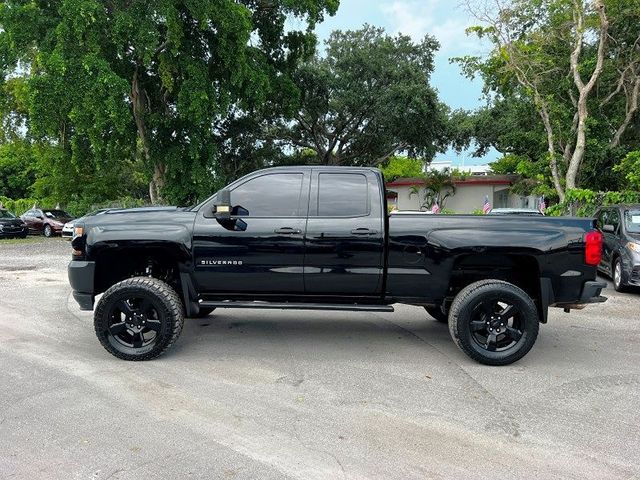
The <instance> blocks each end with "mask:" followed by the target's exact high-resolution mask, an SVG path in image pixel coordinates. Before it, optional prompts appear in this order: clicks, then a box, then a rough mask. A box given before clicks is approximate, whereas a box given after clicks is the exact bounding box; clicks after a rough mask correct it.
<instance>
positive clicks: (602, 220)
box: [598, 210, 609, 229]
mask: <svg viewBox="0 0 640 480" xmlns="http://www.w3.org/2000/svg"><path fill="white" fill-rule="evenodd" d="M608 221H609V212H608V211H607V210H602V211H601V212H600V213H599V214H598V223H599V226H600V229H603V228H604V226H605V225H607V222H608Z"/></svg>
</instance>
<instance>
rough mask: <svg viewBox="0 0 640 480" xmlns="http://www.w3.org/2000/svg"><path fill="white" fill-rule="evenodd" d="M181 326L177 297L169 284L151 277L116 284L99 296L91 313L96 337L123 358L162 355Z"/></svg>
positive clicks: (132, 358) (181, 310) (136, 278)
mask: <svg viewBox="0 0 640 480" xmlns="http://www.w3.org/2000/svg"><path fill="white" fill-rule="evenodd" d="M129 321H130V323H128V322H129ZM183 325H184V311H183V307H182V302H181V301H180V297H179V296H178V294H177V293H176V291H175V290H173V288H171V287H170V286H169V285H167V284H166V283H164V282H163V281H161V280H158V279H156V278H151V277H133V278H129V279H127V280H123V281H122V282H120V283H116V284H115V285H114V286H112V287H111V288H109V289H108V290H107V291H106V292H105V294H104V295H103V296H102V298H101V299H100V302H98V306H97V308H96V311H95V314H94V327H95V330H96V335H97V336H98V340H100V343H101V344H102V346H103V347H104V348H105V349H106V350H107V351H108V352H109V353H110V354H111V355H113V356H115V357H118V358H121V359H123V360H134V361H141V360H151V359H152V358H156V357H158V356H160V355H162V354H163V353H165V352H166V351H167V350H169V348H171V346H172V345H173V344H174V343H175V341H176V340H177V339H178V337H179V336H180V333H181V332H182V327H183Z"/></svg>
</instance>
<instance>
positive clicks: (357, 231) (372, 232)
mask: <svg viewBox="0 0 640 480" xmlns="http://www.w3.org/2000/svg"><path fill="white" fill-rule="evenodd" d="M376 233H378V232H377V231H376V230H371V229H369V228H354V229H353V230H351V235H375V234H376Z"/></svg>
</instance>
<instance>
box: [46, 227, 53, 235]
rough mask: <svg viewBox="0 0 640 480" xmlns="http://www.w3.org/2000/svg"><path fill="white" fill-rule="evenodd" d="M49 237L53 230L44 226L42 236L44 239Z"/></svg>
mask: <svg viewBox="0 0 640 480" xmlns="http://www.w3.org/2000/svg"><path fill="white" fill-rule="evenodd" d="M51 235H53V230H52V229H51V225H45V226H44V236H45V237H50V236H51Z"/></svg>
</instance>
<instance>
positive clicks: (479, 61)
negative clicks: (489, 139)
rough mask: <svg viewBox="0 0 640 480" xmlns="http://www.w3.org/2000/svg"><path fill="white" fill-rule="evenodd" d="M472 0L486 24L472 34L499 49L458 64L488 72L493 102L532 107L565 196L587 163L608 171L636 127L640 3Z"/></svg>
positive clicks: (560, 193) (467, 69) (556, 183)
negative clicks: (489, 0)
mask: <svg viewBox="0 0 640 480" xmlns="http://www.w3.org/2000/svg"><path fill="white" fill-rule="evenodd" d="M468 5H469V9H470V10H471V11H472V13H474V14H475V15H476V17H477V18H478V19H479V20H481V21H482V22H483V25H482V26H477V27H473V28H472V29H471V31H472V32H474V33H475V34H477V35H478V36H480V37H483V38H486V39H488V40H489V41H490V42H491V43H492V45H493V47H494V48H493V50H492V52H491V54H490V55H489V56H488V57H487V58H478V57H466V58H462V59H458V61H460V62H461V64H462V65H463V67H464V69H465V72H466V73H467V75H469V76H474V75H480V76H482V78H483V80H484V82H485V89H486V92H487V93H488V94H490V95H488V96H489V98H491V99H496V100H497V101H498V102H507V103H509V102H512V101H515V102H516V103H524V104H529V105H530V107H531V108H533V109H534V111H535V112H536V114H537V115H538V118H539V120H538V124H539V126H538V127H537V128H536V129H535V130H532V131H539V130H540V128H542V130H543V132H544V139H545V143H546V152H545V156H546V162H547V163H548V165H549V169H550V174H551V178H552V181H553V185H554V188H555V190H556V191H557V194H558V196H559V197H560V199H561V200H562V199H564V195H565V189H574V188H576V186H577V184H578V183H579V182H580V180H581V169H582V167H583V165H584V163H585V160H587V161H588V160H591V159H592V160H594V161H600V168H602V167H603V166H604V165H603V160H604V159H606V158H607V157H609V158H611V157H612V156H613V157H618V158H619V157H620V150H624V148H626V143H627V142H633V138H634V133H637V124H638V118H637V110H638V93H639V91H640V49H638V48H637V45H638V44H639V43H640V36H639V35H638V29H637V25H638V23H639V22H640V1H639V0H631V1H629V0H595V1H588V2H587V1H572V0H539V1H536V2H530V1H527V0H510V1H508V2H500V3H497V2H496V3H495V4H492V3H490V4H487V3H482V4H479V3H477V2H473V1H470V2H469V4H468ZM634 25H635V27H634ZM491 129H494V127H491ZM603 152H606V154H603ZM510 153H519V154H520V153H522V152H520V151H515V152H510ZM590 157H591V158H590Z"/></svg>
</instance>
